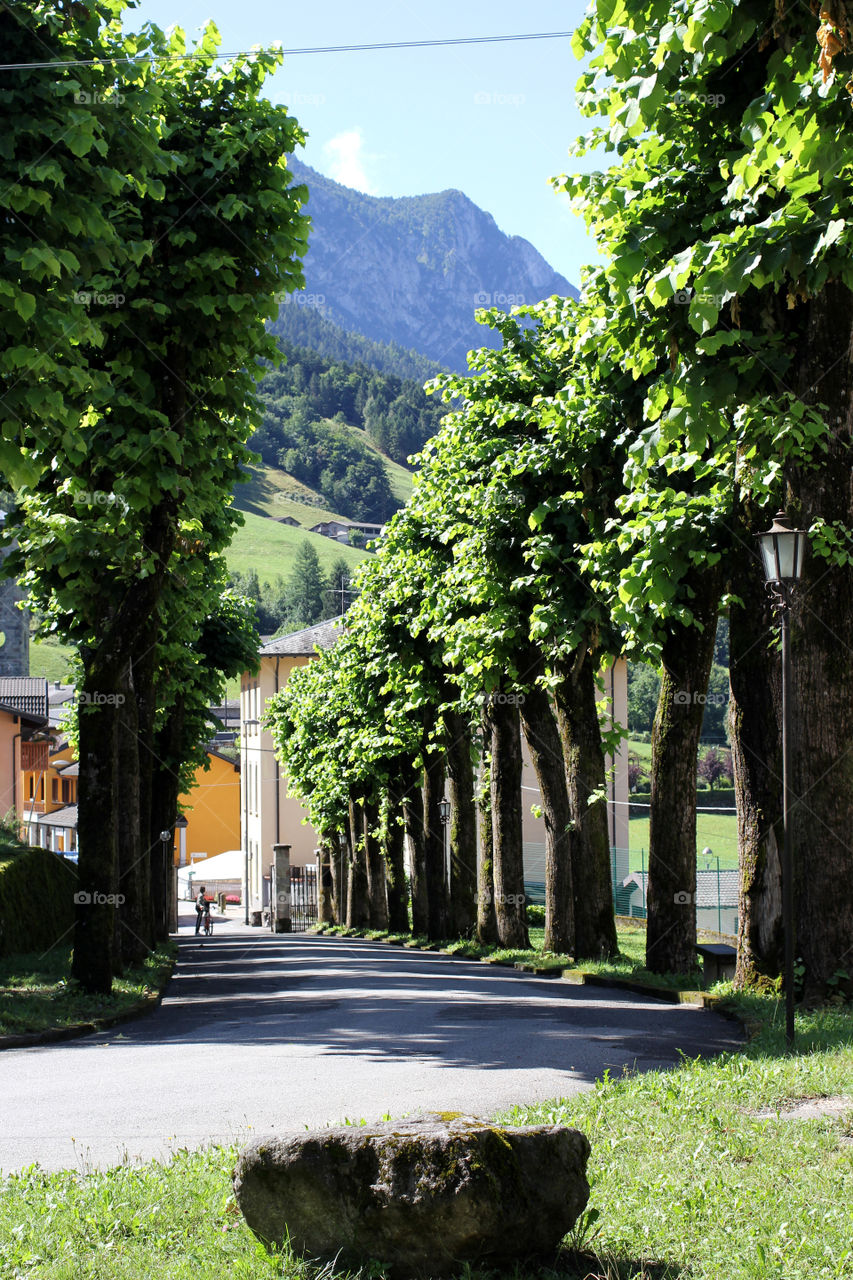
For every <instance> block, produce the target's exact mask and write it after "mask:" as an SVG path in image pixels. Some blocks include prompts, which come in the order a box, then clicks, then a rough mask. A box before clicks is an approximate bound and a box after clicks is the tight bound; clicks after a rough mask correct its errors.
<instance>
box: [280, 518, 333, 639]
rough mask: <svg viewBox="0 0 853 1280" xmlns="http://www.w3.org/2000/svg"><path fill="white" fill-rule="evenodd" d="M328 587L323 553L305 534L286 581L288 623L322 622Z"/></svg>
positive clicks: (307, 624)
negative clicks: (319, 554)
mask: <svg viewBox="0 0 853 1280" xmlns="http://www.w3.org/2000/svg"><path fill="white" fill-rule="evenodd" d="M325 589H326V584H325V581H324V579H323V570H322V569H321V568H320V557H319V556H318V555H317V552H316V550H315V548H314V546H313V545H312V544H311V542H309V541H308V539H307V538H306V539H305V540H304V541H303V542H301V543H300V544H299V550H298V551H297V553H296V557H295V559H294V562H293V570H292V572H291V574H290V579H289V581H288V584H287V597H286V598H287V621H288V625H289V626H291V627H292V628H294V629H296V628H298V627H312V626H313V625H314V623H315V622H319V621H320V620H321V618H322V617H323V616H324V612H325V611H324V609H323V593H324V591H325Z"/></svg>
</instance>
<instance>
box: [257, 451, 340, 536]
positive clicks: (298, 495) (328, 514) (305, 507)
mask: <svg viewBox="0 0 853 1280" xmlns="http://www.w3.org/2000/svg"><path fill="white" fill-rule="evenodd" d="M245 474H246V480H245V482H244V483H242V484H238V485H237V487H236V488H235V490H234V505H235V507H237V509H238V510H239V511H247V512H249V513H251V514H252V515H256V516H269V517H271V518H272V519H273V520H275V519H276V518H277V517H279V516H291V517H292V518H293V519H294V520H298V521H299V523H300V525H301V526H302V528H303V529H310V528H311V526H312V525H314V524H318V523H319V522H320V521H321V520H336V519H339V518H340V517H339V516H338V515H337V514H336V513H335V512H334V511H329V510H328V509H327V508H326V507H324V506H323V505H322V501H323V500H322V498H321V497H320V495H319V494H318V493H316V492H315V491H314V490H313V489H309V488H308V486H307V485H304V484H302V483H301V482H300V481H299V480H295V479H294V478H293V476H290V475H288V473H287V472H286V471H280V470H279V469H278V467H267V466H259V467H247V468H246V472H245Z"/></svg>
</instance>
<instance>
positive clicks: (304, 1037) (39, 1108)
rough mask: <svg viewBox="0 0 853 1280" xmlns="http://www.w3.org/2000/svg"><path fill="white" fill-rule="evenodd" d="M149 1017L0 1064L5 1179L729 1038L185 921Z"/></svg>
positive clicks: (452, 973) (517, 986) (636, 999)
mask: <svg viewBox="0 0 853 1280" xmlns="http://www.w3.org/2000/svg"><path fill="white" fill-rule="evenodd" d="M181 933H182V935H183V936H182V937H181V940H180V943H181V949H180V960H179V964H178V966H177V969H176V971H175V976H174V977H173V979H172V982H171V983H170V985H169V988H168V992H167V994H166V998H165V999H164V1001H163V1004H162V1006H161V1008H160V1009H159V1010H158V1011H157V1012H156V1013H154V1014H151V1015H149V1016H147V1017H145V1018H141V1019H140V1020H139V1021H137V1022H132V1023H126V1024H124V1025H123V1026H119V1027H116V1028H115V1029H114V1030H113V1031H108V1032H104V1033H103V1034H101V1035H96V1036H87V1037H85V1038H84V1039H81V1040H75V1041H69V1042H67V1043H65V1044H62V1043H60V1044H55V1045H47V1046H44V1047H42V1048H33V1049H11V1050H6V1051H5V1052H3V1053H0V1113H2V1123H0V1169H2V1170H3V1171H6V1172H8V1171H11V1170H14V1169H19V1168H21V1167H25V1166H26V1165H29V1164H31V1163H33V1162H36V1161H37V1162H38V1163H39V1164H41V1165H42V1166H43V1167H44V1168H46V1169H60V1168H76V1167H86V1166H89V1165H91V1166H101V1167H103V1166H106V1165H110V1164H114V1163H117V1162H119V1161H120V1160H122V1159H124V1158H127V1159H129V1160H133V1161H135V1160H142V1159H149V1158H152V1157H163V1156H166V1155H168V1153H169V1152H170V1151H174V1150H176V1149H178V1148H180V1147H190V1148H192V1147H199V1146H203V1145H204V1144H205V1143H207V1142H209V1141H211V1140H216V1141H223V1140H236V1141H241V1140H244V1139H246V1138H247V1137H249V1136H251V1135H253V1134H256V1133H258V1132H261V1133H262V1132H268V1131H270V1130H277V1131H280V1130H283V1129H289V1128H297V1129H301V1128H303V1127H304V1126H306V1125H308V1126H315V1125H324V1124H328V1123H336V1122H340V1121H341V1120H342V1119H343V1118H344V1117H345V1116H346V1117H350V1118H356V1117H362V1116H363V1117H365V1118H367V1119H379V1118H381V1116H382V1115H383V1114H385V1113H390V1114H391V1115H392V1116H400V1115H403V1114H406V1113H416V1112H418V1111H421V1110H454V1111H457V1110H458V1111H466V1112H472V1113H474V1114H480V1115H489V1114H492V1113H493V1112H495V1111H496V1110H498V1109H499V1108H502V1107H506V1106H509V1105H511V1104H513V1103H516V1102H518V1103H527V1102H535V1101H538V1100H540V1099H544V1098H551V1097H559V1096H564V1095H566V1094H570V1093H575V1092H577V1091H578V1090H580V1089H587V1088H591V1087H592V1083H593V1081H594V1080H595V1079H596V1078H598V1077H599V1076H601V1074H602V1073H603V1072H604V1070H605V1069H606V1068H609V1069H610V1071H611V1073H612V1074H618V1073H620V1072H621V1071H622V1069H623V1068H636V1069H638V1070H649V1069H651V1068H655V1067H668V1066H671V1065H673V1063H675V1062H676V1061H677V1060H678V1051H679V1050H680V1051H682V1052H684V1053H686V1054H688V1055H694V1056H695V1055H696V1054H700V1053H705V1054H709V1053H716V1052H719V1051H722V1050H725V1049H733V1048H736V1047H737V1046H738V1044H739V1043H740V1041H739V1037H738V1031H737V1027H736V1024H734V1023H732V1022H728V1021H726V1020H725V1019H723V1018H721V1017H719V1016H718V1015H717V1014H713V1013H710V1012H708V1011H705V1010H703V1009H698V1008H690V1007H687V1006H677V1005H668V1004H664V1003H662V1002H660V1001H657V1000H652V999H647V998H645V997H642V996H636V995H631V994H628V993H622V992H616V991H613V992H609V991H604V990H602V989H600V988H599V989H598V990H595V989H594V988H589V987H573V986H570V985H569V984H567V983H561V982H559V981H558V980H554V979H536V978H532V977H527V976H524V975H522V974H520V973H514V972H512V971H509V970H498V971H495V970H493V969H490V968H488V967H487V966H485V965H481V964H474V963H465V962H462V961H459V960H450V959H447V958H446V957H444V956H440V955H436V954H430V953H423V952H410V951H403V950H401V949H399V948H395V947H389V946H387V945H383V944H381V943H369V942H362V941H347V940H346V939H337V938H322V937H313V936H308V935H299V934H296V935H289V936H282V935H279V936H277V937H276V936H273V935H271V934H268V933H262V932H261V931H259V930H251V929H247V928H245V927H244V926H243V925H242V924H238V923H236V922H234V921H228V922H227V923H223V924H220V925H218V926H217V931H216V935H215V936H214V937H213V938H212V939H211V940H209V941H207V942H200V941H199V940H197V939H196V938H195V937H194V936H192V934H191V932H190V930H189V929H188V928H187V927H186V924H185V925H184V926H183V927H182V930H181Z"/></svg>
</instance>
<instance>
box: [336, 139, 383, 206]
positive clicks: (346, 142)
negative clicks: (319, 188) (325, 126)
mask: <svg viewBox="0 0 853 1280" xmlns="http://www.w3.org/2000/svg"><path fill="white" fill-rule="evenodd" d="M323 154H324V156H326V158H327V161H328V167H329V177H331V178H334V180H335V182H342V183H343V185H344V186H345V187H354V188H355V190H356V191H363V192H364V193H365V194H366V195H369V196H371V195H375V194H376V193H375V191H374V188H373V184H372V183H371V181H370V179H369V178H368V176H367V174H366V173H365V171H364V162H365V161H366V160H369V159H372V158H373V157H371V156H369V155H366V154H365V152H364V138H363V137H362V134H361V129H347V130H346V131H345V132H344V133H339V134H336V136H335V137H334V138H330V139H329V141H328V142H327V143H325V144H324V146H323Z"/></svg>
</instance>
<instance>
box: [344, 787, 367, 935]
mask: <svg viewBox="0 0 853 1280" xmlns="http://www.w3.org/2000/svg"><path fill="white" fill-rule="evenodd" d="M349 829H350V862H349V883H348V885H347V928H349V929H366V928H367V927H368V925H369V923H370V904H369V899H368V893H367V850H366V849H365V843H364V811H363V810H362V807H361V805H360V804H359V803H358V801H357V800H350V802H349Z"/></svg>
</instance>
